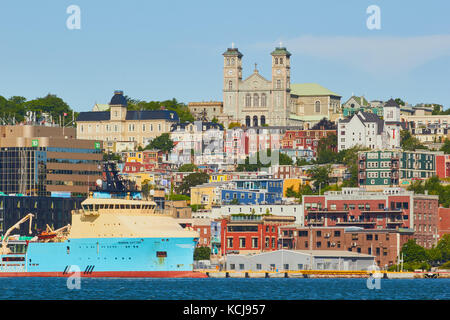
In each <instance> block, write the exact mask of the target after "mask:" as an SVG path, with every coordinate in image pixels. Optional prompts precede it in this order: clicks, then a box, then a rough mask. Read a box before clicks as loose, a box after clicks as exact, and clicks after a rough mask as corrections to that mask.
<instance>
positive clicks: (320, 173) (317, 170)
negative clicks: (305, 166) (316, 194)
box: [308, 165, 331, 190]
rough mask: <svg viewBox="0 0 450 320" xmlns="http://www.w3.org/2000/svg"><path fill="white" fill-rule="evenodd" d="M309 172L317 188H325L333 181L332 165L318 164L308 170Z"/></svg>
mask: <svg viewBox="0 0 450 320" xmlns="http://www.w3.org/2000/svg"><path fill="white" fill-rule="evenodd" d="M308 173H309V174H310V175H311V178H312V179H313V180H314V183H313V184H314V188H315V189H316V190H317V189H319V188H324V187H325V186H327V185H328V184H329V183H330V181H331V179H330V173H331V165H324V166H318V165H316V166H314V167H313V168H312V169H310V170H308Z"/></svg>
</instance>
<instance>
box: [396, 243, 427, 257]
mask: <svg viewBox="0 0 450 320" xmlns="http://www.w3.org/2000/svg"><path fill="white" fill-rule="evenodd" d="M400 253H401V254H403V261H404V262H424V261H426V260H427V254H426V251H425V248H423V247H421V246H419V245H418V244H417V243H416V240H414V239H410V240H408V242H406V243H405V244H404V245H403V247H402V249H401V251H400Z"/></svg>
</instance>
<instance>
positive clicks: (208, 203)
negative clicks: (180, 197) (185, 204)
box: [191, 182, 223, 209]
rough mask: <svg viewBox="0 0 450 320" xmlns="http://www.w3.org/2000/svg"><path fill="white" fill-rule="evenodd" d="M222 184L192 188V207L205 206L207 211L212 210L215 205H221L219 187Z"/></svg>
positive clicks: (206, 184)
mask: <svg viewBox="0 0 450 320" xmlns="http://www.w3.org/2000/svg"><path fill="white" fill-rule="evenodd" d="M222 184H223V182H222V183H221V182H211V183H204V184H202V185H198V186H195V187H191V205H204V208H205V209H211V207H212V206H213V205H214V204H219V203H220V188H219V186H220V185H222Z"/></svg>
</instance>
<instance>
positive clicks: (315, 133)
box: [280, 130, 337, 157]
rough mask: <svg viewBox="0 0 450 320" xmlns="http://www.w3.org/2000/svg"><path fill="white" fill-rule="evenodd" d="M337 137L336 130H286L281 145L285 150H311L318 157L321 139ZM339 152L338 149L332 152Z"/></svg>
mask: <svg viewBox="0 0 450 320" xmlns="http://www.w3.org/2000/svg"><path fill="white" fill-rule="evenodd" d="M333 134H334V135H336V130H286V132H285V134H284V135H283V136H282V138H281V141H280V145H281V147H282V148H283V149H310V150H313V152H314V157H316V156H317V149H318V147H319V141H320V139H325V138H327V137H328V136H330V135H333ZM332 151H334V152H337V147H336V148H334V150H332Z"/></svg>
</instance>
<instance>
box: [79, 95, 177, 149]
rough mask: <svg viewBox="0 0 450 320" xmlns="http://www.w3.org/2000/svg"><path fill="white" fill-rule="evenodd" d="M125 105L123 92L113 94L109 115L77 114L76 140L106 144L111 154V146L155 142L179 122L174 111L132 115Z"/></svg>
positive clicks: (105, 112)
mask: <svg viewBox="0 0 450 320" xmlns="http://www.w3.org/2000/svg"><path fill="white" fill-rule="evenodd" d="M127 105H128V103H127V100H126V99H125V97H124V95H123V91H115V92H114V96H113V97H112V98H111V101H110V103H109V107H110V108H109V111H88V112H80V114H79V115H78V118H77V120H76V122H77V137H78V138H79V139H89V140H100V141H105V142H106V145H105V148H107V150H108V151H112V150H109V147H110V146H111V147H113V146H114V144H113V142H124V141H127V142H130V141H131V142H135V147H137V146H140V147H145V146H147V145H148V144H149V143H150V142H151V141H152V140H153V139H154V138H156V137H158V136H160V135H161V134H163V133H169V132H170V129H171V126H172V124H174V123H178V122H179V118H178V114H177V113H176V112H175V111H170V110H140V111H135V110H127ZM110 143H111V144H110ZM116 149H117V148H116ZM116 151H117V150H116Z"/></svg>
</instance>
